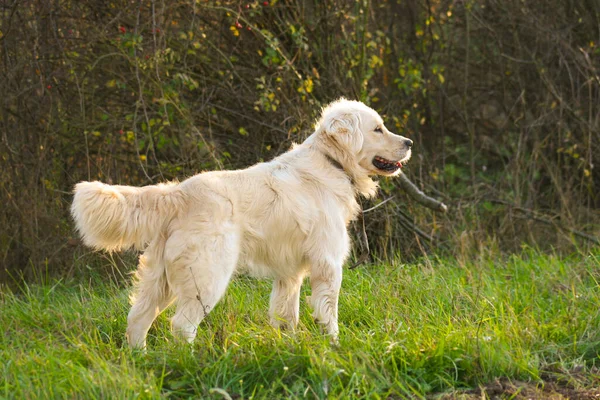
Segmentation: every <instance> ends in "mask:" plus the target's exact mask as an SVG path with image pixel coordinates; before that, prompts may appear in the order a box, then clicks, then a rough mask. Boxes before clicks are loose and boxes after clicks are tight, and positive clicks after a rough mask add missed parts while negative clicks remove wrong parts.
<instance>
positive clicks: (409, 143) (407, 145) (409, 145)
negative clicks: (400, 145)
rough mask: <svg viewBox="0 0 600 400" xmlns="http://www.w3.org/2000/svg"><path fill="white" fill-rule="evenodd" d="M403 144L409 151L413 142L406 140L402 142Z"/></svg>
mask: <svg viewBox="0 0 600 400" xmlns="http://www.w3.org/2000/svg"><path fill="white" fill-rule="evenodd" d="M404 144H405V145H406V147H408V148H409V149H410V148H411V147H412V145H413V141H412V140H410V139H406V140H405V141H404Z"/></svg>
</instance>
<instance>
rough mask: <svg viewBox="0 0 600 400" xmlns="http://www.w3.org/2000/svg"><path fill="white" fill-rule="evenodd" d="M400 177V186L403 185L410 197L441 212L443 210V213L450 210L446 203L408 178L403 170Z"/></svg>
mask: <svg viewBox="0 0 600 400" xmlns="http://www.w3.org/2000/svg"><path fill="white" fill-rule="evenodd" d="M398 179H399V181H400V187H402V189H404V191H405V192H406V193H407V194H408V195H409V196H410V197H412V198H413V199H414V200H415V201H416V202H417V203H419V204H421V205H423V206H425V207H427V208H431V209H432V210H434V211H439V212H443V213H445V212H446V211H448V206H447V205H445V204H444V203H442V202H441V201H438V200H436V199H434V198H432V197H429V196H427V195H426V194H425V193H423V192H422V191H421V190H420V189H419V188H418V187H417V186H416V185H415V184H414V183H412V182H411V181H410V179H408V177H407V176H406V175H404V173H402V172H401V173H400V174H399V175H398Z"/></svg>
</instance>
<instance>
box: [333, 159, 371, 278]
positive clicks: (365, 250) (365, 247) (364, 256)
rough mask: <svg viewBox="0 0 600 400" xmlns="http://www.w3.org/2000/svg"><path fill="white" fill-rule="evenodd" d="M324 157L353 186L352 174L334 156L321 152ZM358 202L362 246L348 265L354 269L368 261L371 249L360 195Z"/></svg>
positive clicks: (359, 239)
mask: <svg viewBox="0 0 600 400" xmlns="http://www.w3.org/2000/svg"><path fill="white" fill-rule="evenodd" d="M322 154H323V155H324V156H325V158H326V159H327V161H329V163H330V164H331V165H333V166H334V167H336V168H337V169H339V170H340V171H342V172H344V173H345V174H346V176H347V177H348V178H350V183H351V184H352V187H354V186H355V185H354V178H352V176H350V174H348V173H347V172H346V170H345V169H344V166H343V165H342V164H341V163H340V162H339V161H338V160H336V159H335V158H333V157H331V156H330V155H329V154H326V153H322ZM358 202H359V203H358V204H360V212H359V213H358V219H359V224H360V225H359V231H360V236H359V238H358V241H359V242H360V243H361V247H362V251H361V254H360V256H359V257H358V258H357V260H356V262H355V263H354V264H352V265H351V266H350V269H354V268H356V267H358V266H360V265H362V264H364V263H366V262H368V261H369V259H370V258H371V250H370V249H369V238H368V237H367V229H366V227H365V215H364V214H363V206H362V202H361V201H360V197H359V200H358Z"/></svg>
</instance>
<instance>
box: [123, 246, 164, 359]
mask: <svg viewBox="0 0 600 400" xmlns="http://www.w3.org/2000/svg"><path fill="white" fill-rule="evenodd" d="M137 278H138V282H137V285H136V286H137V287H136V291H135V294H134V295H133V296H132V304H133V306H132V307H131V311H130V312H129V315H128V317H127V341H128V343H129V346H131V347H134V348H144V347H146V335H147V334H148V330H149V329H150V326H151V325H152V322H153V321H154V320H155V319H156V317H157V316H158V315H159V314H160V313H161V312H162V311H163V310H164V309H165V308H167V307H168V306H169V304H171V302H172V301H173V295H172V293H171V290H170V288H169V284H168V282H167V277H166V275H165V269H164V266H162V265H158V263H157V262H156V260H155V259H154V258H153V257H152V256H151V255H146V254H144V255H142V256H140V264H139V267H138V271H137Z"/></svg>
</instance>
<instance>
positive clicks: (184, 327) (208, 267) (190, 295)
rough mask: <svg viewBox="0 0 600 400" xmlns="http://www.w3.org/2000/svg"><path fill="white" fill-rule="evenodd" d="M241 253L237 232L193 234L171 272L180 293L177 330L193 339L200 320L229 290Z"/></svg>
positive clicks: (174, 325)
mask: <svg viewBox="0 0 600 400" xmlns="http://www.w3.org/2000/svg"><path fill="white" fill-rule="evenodd" d="M238 254H239V235H238V234H237V232H224V233H215V234H212V235H192V236H190V237H188V238H187V246H185V248H184V250H183V252H182V254H181V255H180V256H179V257H177V259H176V260H175V261H174V262H173V264H172V265H170V266H169V269H168V271H167V273H168V276H169V283H170V284H171V287H172V290H173V292H174V293H175V295H176V296H177V301H176V305H177V311H176V312H175V315H174V316H173V319H172V320H171V326H172V330H173V333H174V334H175V335H176V336H177V337H179V338H182V339H184V340H186V341H187V342H189V343H191V342H193V340H194V338H195V337H196V332H197V329H198V325H199V324H200V322H201V321H202V320H203V319H204V317H206V316H207V315H208V313H209V312H210V311H212V309H213V308H214V307H215V305H216V304H217V303H218V302H219V300H220V299H221V297H223V294H224V293H225V291H226V289H227V286H228V285H229V281H230V280H231V276H232V274H233V271H234V270H235V267H236V264H237V260H238Z"/></svg>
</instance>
